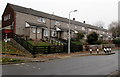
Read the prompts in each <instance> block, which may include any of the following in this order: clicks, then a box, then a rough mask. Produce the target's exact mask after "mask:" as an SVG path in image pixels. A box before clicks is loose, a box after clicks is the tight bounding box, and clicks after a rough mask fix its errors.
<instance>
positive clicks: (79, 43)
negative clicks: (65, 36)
mask: <svg viewBox="0 0 120 77" xmlns="http://www.w3.org/2000/svg"><path fill="white" fill-rule="evenodd" d="M71 42H72V43H74V44H76V45H82V43H81V42H79V41H71Z"/></svg>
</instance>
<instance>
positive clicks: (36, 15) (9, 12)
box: [2, 3, 112, 40]
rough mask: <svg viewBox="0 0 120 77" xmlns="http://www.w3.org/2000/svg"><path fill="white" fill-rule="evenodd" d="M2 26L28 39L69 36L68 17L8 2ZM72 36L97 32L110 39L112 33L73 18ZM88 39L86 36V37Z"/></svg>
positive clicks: (101, 36)
mask: <svg viewBox="0 0 120 77" xmlns="http://www.w3.org/2000/svg"><path fill="white" fill-rule="evenodd" d="M2 27H4V28H5V29H4V31H3V32H4V33H10V32H13V33H16V34H18V35H20V36H22V37H25V38H27V39H33V40H35V39H37V40H40V39H44V38H45V37H53V38H54V37H56V38H62V39H66V40H67V38H68V19H67V18H63V17H59V16H56V15H51V14H48V13H45V12H41V11H36V10H33V9H31V8H25V7H22V6H18V5H13V4H10V3H8V4H7V6H6V8H5V10H4V13H3V15H2ZM70 31H71V38H74V36H75V35H76V34H77V33H78V32H80V31H82V32H84V34H85V36H86V35H88V34H89V33H91V32H93V31H94V32H97V33H98V34H99V37H100V38H102V39H104V40H108V39H111V38H112V34H111V33H110V32H109V31H108V30H106V29H103V28H99V27H96V26H93V25H90V24H86V23H85V22H84V23H82V22H78V21H75V20H71V25H70ZM85 39H86V37H85Z"/></svg>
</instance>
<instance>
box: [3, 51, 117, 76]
mask: <svg viewBox="0 0 120 77" xmlns="http://www.w3.org/2000/svg"><path fill="white" fill-rule="evenodd" d="M2 69H3V71H2V74H3V75H108V74H110V73H111V72H113V71H115V70H118V52H115V54H112V55H102V56H82V57H80V56H77V57H71V58H64V59H55V60H51V61H46V62H34V63H25V64H24V63H21V64H11V65H3V66H2Z"/></svg>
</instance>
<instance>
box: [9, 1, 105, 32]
mask: <svg viewBox="0 0 120 77" xmlns="http://www.w3.org/2000/svg"><path fill="white" fill-rule="evenodd" d="M8 5H10V6H11V7H12V8H13V9H14V11H17V12H21V13H25V14H30V15H35V16H40V17H44V18H49V19H53V20H57V21H62V22H66V23H68V21H69V20H68V19H67V18H63V17H60V16H56V15H53V17H52V15H51V14H48V13H45V12H41V11H36V10H33V9H31V8H26V7H22V6H18V5H14V4H10V3H8ZM71 24H75V25H78V26H83V27H87V28H92V29H97V30H102V31H107V29H103V28H99V27H97V26H93V25H90V24H85V23H81V22H78V21H74V20H71Z"/></svg>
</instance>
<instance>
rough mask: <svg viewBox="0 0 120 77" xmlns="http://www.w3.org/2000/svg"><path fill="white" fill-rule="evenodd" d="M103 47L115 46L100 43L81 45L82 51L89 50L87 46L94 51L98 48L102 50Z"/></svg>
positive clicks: (113, 45) (113, 46)
mask: <svg viewBox="0 0 120 77" xmlns="http://www.w3.org/2000/svg"><path fill="white" fill-rule="evenodd" d="M104 47H111V48H115V44H102V45H83V51H89V48H92V49H93V50H94V51H95V50H96V49H97V48H99V49H100V50H103V48H104Z"/></svg>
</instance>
